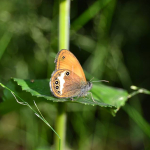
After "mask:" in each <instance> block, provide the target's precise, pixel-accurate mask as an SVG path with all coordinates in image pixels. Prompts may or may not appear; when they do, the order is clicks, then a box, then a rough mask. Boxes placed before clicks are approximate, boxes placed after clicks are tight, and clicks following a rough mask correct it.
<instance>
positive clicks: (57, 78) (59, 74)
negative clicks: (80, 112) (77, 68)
mask: <svg viewBox="0 0 150 150" xmlns="http://www.w3.org/2000/svg"><path fill="white" fill-rule="evenodd" d="M86 84H87V82H85V81H84V80H83V79H82V78H80V77H79V76H78V75H77V74H76V73H74V72H72V71H70V70H67V69H60V70H56V71H55V72H54V73H53V74H52V77H51V82H50V87H51V91H52V93H53V94H54V96H56V97H60V98H63V97H64V98H65V97H75V96H78V95H80V93H81V88H82V87H83V86H84V85H86Z"/></svg>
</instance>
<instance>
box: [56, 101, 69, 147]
mask: <svg viewBox="0 0 150 150" xmlns="http://www.w3.org/2000/svg"><path fill="white" fill-rule="evenodd" d="M57 109H58V111H57V118H56V132H57V133H58V135H59V136H60V138H61V145H60V147H59V138H58V136H57V135H56V136H55V149H56V150H60V149H61V150H64V149H65V136H66V118H67V115H66V111H65V110H66V105H65V103H61V104H58V107H57Z"/></svg>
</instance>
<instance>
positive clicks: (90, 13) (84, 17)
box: [71, 0, 111, 31]
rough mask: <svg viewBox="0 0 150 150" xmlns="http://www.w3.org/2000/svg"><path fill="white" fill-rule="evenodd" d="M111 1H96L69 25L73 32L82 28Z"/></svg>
mask: <svg viewBox="0 0 150 150" xmlns="http://www.w3.org/2000/svg"><path fill="white" fill-rule="evenodd" d="M110 1H111V0H102V1H101V0H100V1H96V2H95V3H94V4H93V5H92V6H90V8H89V9H87V10H86V11H85V12H84V13H83V14H81V15H80V16H79V17H78V18H77V19H76V20H75V21H74V22H73V23H72V25H71V29H72V30H74V31H77V30H79V29H80V28H82V27H83V26H84V25H85V24H86V23H87V22H88V21H89V20H90V19H92V18H93V17H94V16H95V15H96V14H97V13H98V12H99V11H100V10H101V9H103V8H104V7H105V6H106V5H107V4H108V3H109V2H110Z"/></svg>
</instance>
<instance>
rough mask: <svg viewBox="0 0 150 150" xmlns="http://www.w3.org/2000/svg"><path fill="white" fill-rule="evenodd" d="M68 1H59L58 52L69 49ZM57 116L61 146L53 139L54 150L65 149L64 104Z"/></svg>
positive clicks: (57, 129)
mask: <svg viewBox="0 0 150 150" xmlns="http://www.w3.org/2000/svg"><path fill="white" fill-rule="evenodd" d="M69 23H70V0H60V1H59V50H61V49H69V28H70V24H69ZM57 108H58V114H57V119H56V132H57V133H58V135H59V136H60V138H61V146H60V147H59V139H58V137H57V136H56V137H55V147H56V148H55V149H56V150H60V149H61V150H64V149H65V133H66V118H67V116H66V104H65V103H59V104H58V107H57Z"/></svg>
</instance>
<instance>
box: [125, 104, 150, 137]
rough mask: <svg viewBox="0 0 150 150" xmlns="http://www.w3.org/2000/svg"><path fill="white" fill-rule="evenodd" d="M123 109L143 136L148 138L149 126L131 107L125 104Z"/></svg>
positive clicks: (149, 133) (149, 135) (149, 134)
mask: <svg viewBox="0 0 150 150" xmlns="http://www.w3.org/2000/svg"><path fill="white" fill-rule="evenodd" d="M123 109H124V110H125V111H126V112H127V114H128V115H129V116H130V117H131V118H132V120H133V121H134V122H135V123H136V124H137V125H138V126H139V127H140V128H141V130H142V131H143V132H145V134H146V135H147V136H148V137H150V125H149V124H148V123H147V122H146V120H145V119H143V117H142V116H141V114H140V113H139V112H138V111H137V110H136V109H135V108H134V107H132V106H130V105H128V104H126V106H125V107H123Z"/></svg>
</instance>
